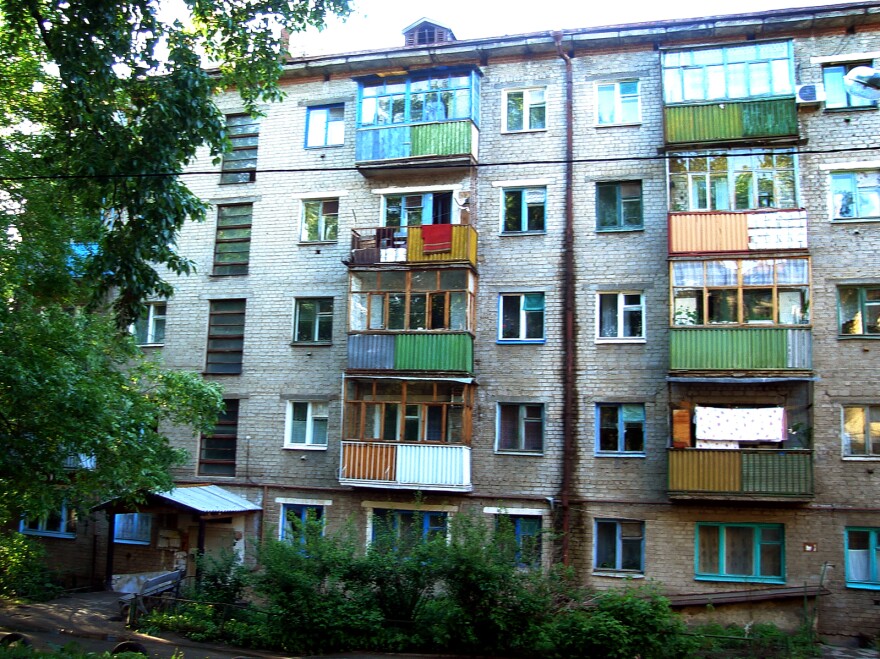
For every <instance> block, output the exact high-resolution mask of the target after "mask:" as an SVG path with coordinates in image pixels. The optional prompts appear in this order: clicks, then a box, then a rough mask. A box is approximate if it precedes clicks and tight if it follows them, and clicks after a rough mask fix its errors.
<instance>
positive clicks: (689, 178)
mask: <svg viewBox="0 0 880 659" xmlns="http://www.w3.org/2000/svg"><path fill="white" fill-rule="evenodd" d="M668 163H669V200H670V210H672V211H673V212H686V211H705V210H713V211H718V210H720V211H727V210H731V211H738V210H753V209H758V208H797V193H796V183H795V181H796V177H795V160H794V155H793V154H792V153H788V152H782V151H766V152H763V153H755V152H754V151H749V152H743V151H737V150H730V151H728V152H726V153H723V154H712V155H709V154H706V153H689V154H676V155H672V156H671V157H670V158H669V161H668Z"/></svg>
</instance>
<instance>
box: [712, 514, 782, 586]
mask: <svg viewBox="0 0 880 659" xmlns="http://www.w3.org/2000/svg"><path fill="white" fill-rule="evenodd" d="M696 536H697V537H696V554H697V570H696V575H695V578H696V579H697V580H703V581H751V582H760V583H785V551H784V549H785V548H784V544H785V542H784V541H785V532H784V527H783V525H782V524H719V523H709V522H705V523H699V524H697V533H696Z"/></svg>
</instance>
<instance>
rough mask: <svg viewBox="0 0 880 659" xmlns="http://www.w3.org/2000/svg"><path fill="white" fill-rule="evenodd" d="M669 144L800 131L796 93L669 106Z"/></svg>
mask: <svg viewBox="0 0 880 659" xmlns="http://www.w3.org/2000/svg"><path fill="white" fill-rule="evenodd" d="M664 112H665V119H666V143H667V144H692V143H698V142H719V141H725V140H741V139H750V138H762V137H789V136H796V135H797V134H798V122H797V104H796V103H795V98H794V96H790V97H788V96H787V97H783V98H771V99H762V100H748V101H729V100H725V101H720V102H717V103H705V102H703V103H699V104H677V105H667V106H666V108H665V110H664Z"/></svg>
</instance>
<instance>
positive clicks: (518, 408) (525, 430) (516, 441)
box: [498, 403, 544, 453]
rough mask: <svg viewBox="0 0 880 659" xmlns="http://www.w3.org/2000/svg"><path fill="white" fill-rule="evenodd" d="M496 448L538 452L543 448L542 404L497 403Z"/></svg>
mask: <svg viewBox="0 0 880 659" xmlns="http://www.w3.org/2000/svg"><path fill="white" fill-rule="evenodd" d="M498 450H499V451H514V452H523V453H540V452H541V451H543V450H544V405H543V404H541V403H499V404H498Z"/></svg>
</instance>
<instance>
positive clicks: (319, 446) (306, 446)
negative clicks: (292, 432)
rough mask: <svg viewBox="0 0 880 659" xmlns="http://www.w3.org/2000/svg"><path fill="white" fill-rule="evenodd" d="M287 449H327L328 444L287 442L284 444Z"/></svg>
mask: <svg viewBox="0 0 880 659" xmlns="http://www.w3.org/2000/svg"><path fill="white" fill-rule="evenodd" d="M281 448H283V449H284V450H285V451H326V450H327V445H326V444H285V445H284V446H282V447H281Z"/></svg>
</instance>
